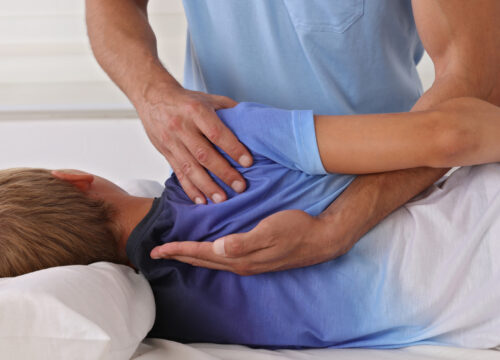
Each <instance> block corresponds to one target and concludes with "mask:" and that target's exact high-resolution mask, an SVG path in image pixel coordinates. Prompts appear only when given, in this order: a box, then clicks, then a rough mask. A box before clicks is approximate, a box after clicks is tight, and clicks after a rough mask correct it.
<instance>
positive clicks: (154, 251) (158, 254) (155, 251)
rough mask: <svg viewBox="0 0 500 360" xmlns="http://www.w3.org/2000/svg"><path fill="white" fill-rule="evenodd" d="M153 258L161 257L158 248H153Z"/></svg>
mask: <svg viewBox="0 0 500 360" xmlns="http://www.w3.org/2000/svg"><path fill="white" fill-rule="evenodd" d="M151 259H154V260H157V259H160V252H159V251H158V250H156V249H153V251H151Z"/></svg>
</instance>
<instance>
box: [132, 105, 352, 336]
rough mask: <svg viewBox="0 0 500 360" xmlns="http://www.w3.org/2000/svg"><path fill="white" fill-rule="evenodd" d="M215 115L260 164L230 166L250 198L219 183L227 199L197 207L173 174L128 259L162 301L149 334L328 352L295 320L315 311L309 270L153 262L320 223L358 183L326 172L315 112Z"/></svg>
mask: <svg viewBox="0 0 500 360" xmlns="http://www.w3.org/2000/svg"><path fill="white" fill-rule="evenodd" d="M218 115H219V117H220V118H221V119H222V120H223V122H224V123H225V124H226V125H227V126H228V127H229V128H230V129H231V130H232V131H233V132H234V133H235V135H236V136H237V137H238V138H239V139H240V140H241V141H242V142H243V143H244V144H245V145H246V146H247V148H248V149H249V150H250V151H251V153H252V155H253V157H254V164H253V166H251V167H249V168H243V167H241V166H239V165H238V164H237V163H236V162H234V161H232V160H231V163H232V165H233V166H234V167H236V168H237V169H238V171H240V172H241V173H242V175H243V177H244V178H245V179H246V181H247V190H246V191H245V192H244V193H241V194H236V193H235V192H234V191H232V190H231V188H229V187H228V186H226V185H224V184H223V183H222V182H221V181H220V180H218V179H216V181H217V182H218V183H219V184H220V185H221V186H222V187H223V188H224V190H225V191H226V192H227V194H228V200H226V201H224V202H222V203H219V204H214V203H212V202H209V204H208V205H196V204H193V202H192V201H191V200H190V199H189V198H188V197H187V195H186V194H185V193H184V191H183V190H182V188H181V186H180V184H179V182H178V180H177V178H176V176H175V175H172V176H171V177H170V178H169V179H168V180H167V181H166V183H165V186H166V187H165V191H164V192H163V194H162V196H161V198H158V199H156V200H155V201H154V203H153V207H152V209H151V210H150V212H149V213H148V215H147V216H146V217H145V218H144V219H143V220H142V222H141V223H140V224H139V225H138V226H137V227H136V228H135V229H134V231H133V232H132V234H131V236H130V238H129V240H128V243H127V254H128V256H129V258H130V260H131V262H132V264H134V266H136V267H137V268H138V269H139V270H140V271H141V272H142V273H143V274H144V275H145V277H146V278H147V279H148V280H149V281H150V283H151V286H152V288H153V292H154V294H155V299H156V311H157V315H156V323H155V325H154V328H153V329H152V331H151V333H150V336H153V337H161V338H167V339H174V340H179V341H185V342H191V341H210V342H221V343H241V344H249V345H260V346H326V345H331V344H332V341H333V340H334V339H335V338H328V339H323V340H322V339H321V338H317V337H316V336H313V335H312V334H311V335H308V336H307V337H304V336H303V334H304V333H307V332H308V331H310V330H311V329H310V326H309V325H307V326H306V324H303V323H302V324H301V323H300V322H297V319H298V318H297V316H298V314H299V313H300V310H299V308H300V307H301V306H308V305H307V304H310V302H311V299H310V297H311V296H314V297H316V295H314V292H310V291H311V290H312V289H311V286H312V284H308V285H307V286H304V285H303V284H302V280H301V279H300V274H299V273H300V272H302V271H303V270H300V269H298V270H295V271H285V272H281V273H269V274H263V275H258V276H249V277H240V276H238V275H235V274H232V273H229V272H224V271H214V270H208V269H205V268H198V267H192V266H190V265H187V264H184V263H180V262H177V261H171V260H153V259H151V258H150V255H149V254H150V251H151V250H152V249H153V247H155V246H157V245H161V244H163V243H167V242H171V241H184V240H189V241H214V240H216V239H218V238H220V237H222V236H224V235H228V234H232V233H239V232H246V231H249V230H251V229H252V228H253V227H255V226H256V225H257V224H258V223H259V221H260V220H262V219H264V218H265V217H267V216H269V215H271V214H273V213H275V212H278V211H281V210H286V209H300V210H304V211H306V212H308V213H309V214H311V215H317V214H319V213H321V212H322V211H323V210H324V209H325V208H326V207H328V205H330V203H331V202H333V200H334V199H335V198H336V197H337V196H338V195H339V194H340V193H341V192H342V191H343V190H344V189H345V188H346V187H347V186H348V185H349V184H350V182H351V181H352V180H353V178H354V177H353V176H351V175H338V174H332V175H328V174H326V172H325V170H324V168H323V165H322V163H321V159H320V156H319V152H318V147H317V144H316V136H315V130H314V119H313V114H312V112H311V111H287V110H280V109H275V108H271V107H267V106H264V105H259V104H252V103H241V104H239V105H238V106H237V107H235V108H233V109H225V110H220V111H218ZM226 157H227V156H226ZM319 268H320V267H319ZM319 268H318V269H319ZM304 281H308V280H306V279H304ZM299 289H300V291H299ZM332 300H333V299H332ZM285 303H286V304H287V305H286V306H285ZM301 304H302V305H301ZM318 310H319V309H318ZM317 315H318V319H321V318H323V316H324V314H321V311H318V314H317ZM311 321H312V319H308V320H307V322H308V323H309V322H311ZM313 322H314V321H313Z"/></svg>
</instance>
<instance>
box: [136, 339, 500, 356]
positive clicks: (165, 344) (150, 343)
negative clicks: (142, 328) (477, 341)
mask: <svg viewBox="0 0 500 360" xmlns="http://www.w3.org/2000/svg"><path fill="white" fill-rule="evenodd" d="M132 359H133V360H170V359H172V360H173V359H182V360H191V359H192V360H285V359H286V360H303V359H316V360H322V359H335V360H360V359H366V360H392V359H397V360H402V359H405V360H499V359H500V351H495V350H471V349H460V348H452V347H441V346H413V347H409V348H405V349H393V350H371V349H312V350H277V351H271V350H262V349H251V348H248V347H246V346H239V345H218V344H190V345H184V344H180V343H176V342H173V341H167V340H161V339H147V340H145V341H143V343H142V344H141V346H140V347H139V349H138V350H137V351H136V353H135V354H134V356H133V357H132Z"/></svg>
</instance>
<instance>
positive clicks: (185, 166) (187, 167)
mask: <svg viewBox="0 0 500 360" xmlns="http://www.w3.org/2000/svg"><path fill="white" fill-rule="evenodd" d="M192 171H193V166H192V165H191V163H190V162H189V161H185V162H183V163H182V165H181V172H182V173H183V174H184V175H185V176H189V174H191V172H192Z"/></svg>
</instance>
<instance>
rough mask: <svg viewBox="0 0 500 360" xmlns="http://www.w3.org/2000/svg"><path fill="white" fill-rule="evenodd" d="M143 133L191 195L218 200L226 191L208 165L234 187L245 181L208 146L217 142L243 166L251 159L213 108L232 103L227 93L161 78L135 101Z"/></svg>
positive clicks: (202, 200) (242, 186) (196, 198)
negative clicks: (213, 92)
mask: <svg viewBox="0 0 500 360" xmlns="http://www.w3.org/2000/svg"><path fill="white" fill-rule="evenodd" d="M136 105H137V106H136V108H137V111H138V113H139V116H140V118H141V120H142V123H143V125H144V128H145V130H146V133H147V135H148V137H149V139H150V140H151V142H152V143H153V145H154V146H155V147H156V149H157V150H158V151H159V152H160V153H162V154H163V155H164V156H165V158H166V159H167V161H168V162H169V164H170V166H172V169H173V170H174V172H175V174H176V175H177V178H178V179H179V182H180V183H181V185H182V187H183V189H184V191H185V192H186V194H187V195H188V196H189V198H190V199H191V200H192V201H193V202H195V203H197V204H205V203H206V197H208V198H210V199H211V200H212V201H213V202H215V203H219V202H222V201H224V200H225V199H226V194H225V192H224V190H222V188H221V187H220V186H218V185H217V184H216V183H215V181H214V180H213V179H212V178H211V177H210V175H209V174H208V173H207V171H206V170H205V169H208V170H210V171H211V172H212V173H213V174H214V175H215V176H217V177H218V178H220V179H221V180H222V181H223V182H224V183H225V184H227V185H228V186H230V187H231V188H232V189H233V190H235V191H236V192H242V191H244V190H245V188H246V183H245V180H244V179H243V177H242V176H241V174H240V173H239V172H238V171H236V170H235V169H234V168H233V167H232V166H231V165H230V164H229V162H228V161H227V160H226V159H224V157H223V156H222V155H221V154H220V153H219V152H218V151H217V150H216V149H215V148H214V147H213V146H212V144H215V145H217V146H218V147H219V148H221V149H222V150H223V151H224V152H226V153H227V154H228V155H229V156H230V157H231V158H232V159H233V160H235V161H237V162H238V163H240V164H241V165H242V166H244V167H248V166H250V165H251V164H252V157H251V155H250V153H249V151H248V150H247V149H246V148H245V146H243V145H242V144H241V143H240V142H239V141H238V139H237V138H236V136H235V135H234V134H233V133H232V132H231V131H230V130H229V129H228V128H227V127H226V126H225V125H224V123H223V122H222V121H221V120H220V119H219V117H218V116H217V114H216V113H215V111H216V110H218V109H222V108H230V107H233V106H236V105H237V103H236V102H235V101H234V100H232V99H230V98H228V97H225V96H219V95H210V94H206V93H202V92H195V91H189V90H186V89H184V88H182V87H181V86H180V85H179V84H173V85H170V84H168V85H167V84H161V85H156V86H155V87H153V88H149V89H148V90H147V91H146V92H145V93H144V101H143V102H142V103H141V104H136Z"/></svg>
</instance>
